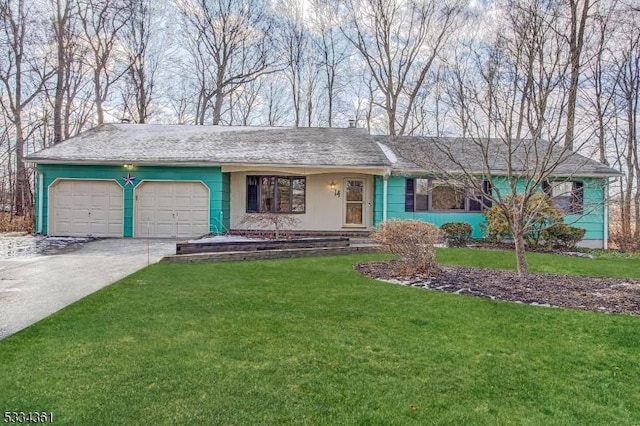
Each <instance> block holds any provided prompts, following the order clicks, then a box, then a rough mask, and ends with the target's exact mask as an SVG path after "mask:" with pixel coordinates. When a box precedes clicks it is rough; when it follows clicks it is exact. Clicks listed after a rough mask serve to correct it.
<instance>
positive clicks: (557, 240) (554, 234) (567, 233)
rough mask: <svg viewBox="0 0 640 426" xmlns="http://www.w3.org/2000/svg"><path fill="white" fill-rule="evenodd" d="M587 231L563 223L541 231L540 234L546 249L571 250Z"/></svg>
mask: <svg viewBox="0 0 640 426" xmlns="http://www.w3.org/2000/svg"><path fill="white" fill-rule="evenodd" d="M586 232H587V231H586V230H585V229H582V228H576V227H575V226H569V225H567V224H564V223H556V224H553V225H551V226H549V227H548V228H546V229H543V230H542V231H541V232H540V234H541V238H542V240H544V242H545V244H546V245H547V247H550V248H564V249H573V248H575V246H576V244H578V242H580V240H582V239H583V238H584V234H585V233H586Z"/></svg>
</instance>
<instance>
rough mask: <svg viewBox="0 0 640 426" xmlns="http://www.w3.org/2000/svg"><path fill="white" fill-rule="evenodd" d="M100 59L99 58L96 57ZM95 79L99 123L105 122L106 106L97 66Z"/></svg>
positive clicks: (97, 59)
mask: <svg viewBox="0 0 640 426" xmlns="http://www.w3.org/2000/svg"><path fill="white" fill-rule="evenodd" d="M96 61H99V58H96ZM93 79H94V96H95V98H96V114H97V116H98V124H99V125H100V124H104V108H103V106H102V94H101V93H100V91H101V90H100V88H101V86H100V84H101V83H100V69H99V68H96V70H95V71H94V72H93Z"/></svg>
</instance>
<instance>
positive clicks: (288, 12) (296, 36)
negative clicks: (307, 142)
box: [276, 0, 312, 127]
mask: <svg viewBox="0 0 640 426" xmlns="http://www.w3.org/2000/svg"><path fill="white" fill-rule="evenodd" d="M276 6H277V10H278V11H279V12H280V14H282V15H283V18H282V22H281V23H280V24H279V25H278V27H279V28H280V33H281V34H280V40H279V41H280V45H281V47H280V49H281V51H282V55H283V57H284V63H285V64H286V67H285V75H286V76H287V79H288V80H289V84H290V86H291V100H292V104H293V112H294V126H295V127H298V126H300V125H301V123H302V113H303V111H302V110H303V104H304V99H303V96H304V87H303V80H304V75H305V72H306V69H307V67H309V66H312V64H311V57H310V54H309V47H310V43H311V41H310V36H309V32H308V30H307V27H306V23H305V20H304V16H303V10H302V5H301V4H300V2H298V1H297V0H279V1H278V2H277V3H276Z"/></svg>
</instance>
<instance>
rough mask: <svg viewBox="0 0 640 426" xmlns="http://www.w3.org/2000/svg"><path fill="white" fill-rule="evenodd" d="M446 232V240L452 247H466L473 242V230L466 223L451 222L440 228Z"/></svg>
mask: <svg viewBox="0 0 640 426" xmlns="http://www.w3.org/2000/svg"><path fill="white" fill-rule="evenodd" d="M440 229H442V231H443V232H444V239H445V240H446V241H447V244H448V245H449V246H451V247H464V246H466V245H467V243H468V242H469V241H470V240H471V231H472V230H473V228H472V227H471V225H470V224H468V223H466V222H449V223H445V224H444V225H442V226H441V227H440Z"/></svg>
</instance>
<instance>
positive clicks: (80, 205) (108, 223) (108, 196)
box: [49, 180, 123, 237]
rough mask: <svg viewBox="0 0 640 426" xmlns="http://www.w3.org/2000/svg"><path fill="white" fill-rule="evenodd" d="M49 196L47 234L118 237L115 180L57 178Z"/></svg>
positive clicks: (119, 204)
mask: <svg viewBox="0 0 640 426" xmlns="http://www.w3.org/2000/svg"><path fill="white" fill-rule="evenodd" d="M49 197H50V199H49V217H50V219H49V224H50V229H49V235H57V236H73V237H85V236H93V237H122V204H123V200H122V187H121V186H120V185H118V184H117V183H116V182H115V181H106V180H60V181H58V182H56V183H55V184H53V185H52V186H51V190H50V192H49Z"/></svg>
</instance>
